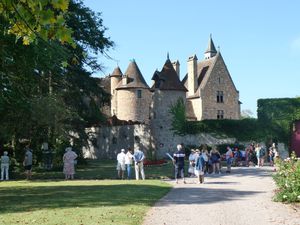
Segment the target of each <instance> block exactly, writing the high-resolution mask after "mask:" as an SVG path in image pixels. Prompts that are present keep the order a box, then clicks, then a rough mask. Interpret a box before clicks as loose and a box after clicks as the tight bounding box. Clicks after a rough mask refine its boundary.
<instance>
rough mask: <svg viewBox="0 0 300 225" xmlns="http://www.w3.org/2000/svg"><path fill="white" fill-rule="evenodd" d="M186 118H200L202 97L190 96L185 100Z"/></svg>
mask: <svg viewBox="0 0 300 225" xmlns="http://www.w3.org/2000/svg"><path fill="white" fill-rule="evenodd" d="M186 109H187V110H186V114H187V115H186V116H187V118H188V119H189V118H195V120H202V98H192V99H188V100H187V107H186Z"/></svg>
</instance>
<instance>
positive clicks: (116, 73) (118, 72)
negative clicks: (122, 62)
mask: <svg viewBox="0 0 300 225" xmlns="http://www.w3.org/2000/svg"><path fill="white" fill-rule="evenodd" d="M110 76H111V77H122V76H123V73H122V71H121V69H120V67H119V66H117V67H116V68H115V69H114V71H113V72H112V74H111V75H110Z"/></svg>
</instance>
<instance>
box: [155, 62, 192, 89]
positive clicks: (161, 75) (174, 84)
mask: <svg viewBox="0 0 300 225" xmlns="http://www.w3.org/2000/svg"><path fill="white" fill-rule="evenodd" d="M152 80H154V81H155V83H154V85H153V86H152V87H151V88H152V89H159V90H176V91H185V92H186V91H187V89H186V88H185V87H184V85H183V84H182V83H181V81H180V79H179V77H178V74H177V73H176V71H175V70H174V67H173V65H172V63H171V61H170V59H167V60H166V62H165V64H164V66H163V68H162V70H161V71H160V72H159V71H157V70H156V71H155V72H154V74H153V77H152Z"/></svg>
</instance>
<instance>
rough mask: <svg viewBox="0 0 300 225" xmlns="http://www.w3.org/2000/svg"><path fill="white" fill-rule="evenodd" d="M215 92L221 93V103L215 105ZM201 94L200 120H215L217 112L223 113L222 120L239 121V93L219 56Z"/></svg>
mask: <svg viewBox="0 0 300 225" xmlns="http://www.w3.org/2000/svg"><path fill="white" fill-rule="evenodd" d="M217 91H223V100H224V102H223V103H217ZM202 94H203V96H202V100H203V116H202V119H217V112H218V110H223V111H224V119H240V106H239V93H238V92H237V91H236V89H235V86H234V84H233V82H232V80H231V78H230V74H229V72H228V70H227V67H226V65H225V63H224V61H223V59H222V57H221V56H220V57H218V58H217V61H216V63H215V66H214V67H213V70H212V71H211V76H210V77H209V80H208V81H207V85H206V86H205V89H204V90H203V91H202Z"/></svg>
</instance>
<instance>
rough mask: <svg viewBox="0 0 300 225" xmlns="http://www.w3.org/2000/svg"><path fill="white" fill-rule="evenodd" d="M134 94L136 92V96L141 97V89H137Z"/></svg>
mask: <svg viewBox="0 0 300 225" xmlns="http://www.w3.org/2000/svg"><path fill="white" fill-rule="evenodd" d="M136 94H137V98H142V90H137V91H136Z"/></svg>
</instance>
